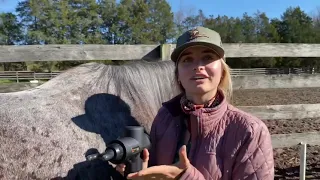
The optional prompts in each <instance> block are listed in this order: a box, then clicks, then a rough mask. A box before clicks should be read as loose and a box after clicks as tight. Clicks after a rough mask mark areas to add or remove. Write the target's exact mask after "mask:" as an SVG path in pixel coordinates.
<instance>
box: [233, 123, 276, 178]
mask: <svg viewBox="0 0 320 180" xmlns="http://www.w3.org/2000/svg"><path fill="white" fill-rule="evenodd" d="M232 179H245V180H273V179H274V159H273V148H272V143H271V135H270V133H269V131H268V128H267V127H266V125H265V124H264V123H263V122H261V123H257V124H255V125H252V131H251V132H250V133H249V135H248V136H247V138H245V141H244V144H243V145H242V146H241V148H240V149H239V153H238V154H237V156H236V159H235V165H234V169H233V172H232Z"/></svg>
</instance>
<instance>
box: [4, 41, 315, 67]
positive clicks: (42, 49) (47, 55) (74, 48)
mask: <svg viewBox="0 0 320 180" xmlns="http://www.w3.org/2000/svg"><path fill="white" fill-rule="evenodd" d="M223 46H224V49H225V51H226V57H227V58H228V57H320V44H296V43H231V44H230V43H226V44H224V45H223ZM174 48H175V44H163V45H66V44H64V45H59V44H58V45H22V46H0V62H26V61H75V60H79V61H81V60H140V59H143V60H148V61H157V60H169V59H170V54H171V52H172V51H173V49H174Z"/></svg>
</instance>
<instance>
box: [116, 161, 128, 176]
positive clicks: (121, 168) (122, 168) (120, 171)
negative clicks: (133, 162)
mask: <svg viewBox="0 0 320 180" xmlns="http://www.w3.org/2000/svg"><path fill="white" fill-rule="evenodd" d="M125 168H126V165H125V164H117V166H116V170H117V171H118V172H119V173H120V174H122V175H124V171H125Z"/></svg>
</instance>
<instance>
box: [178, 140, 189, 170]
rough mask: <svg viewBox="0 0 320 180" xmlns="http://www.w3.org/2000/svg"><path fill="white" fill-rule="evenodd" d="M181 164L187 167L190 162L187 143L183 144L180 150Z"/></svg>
mask: <svg viewBox="0 0 320 180" xmlns="http://www.w3.org/2000/svg"><path fill="white" fill-rule="evenodd" d="M179 164H180V166H182V168H187V167H188V166H189V164H190V161H189V159H188V155H187V147H186V145H183V146H182V147H181V148H180V150H179Z"/></svg>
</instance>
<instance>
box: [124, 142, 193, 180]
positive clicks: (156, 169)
mask: <svg viewBox="0 0 320 180" xmlns="http://www.w3.org/2000/svg"><path fill="white" fill-rule="evenodd" d="M148 159H149V158H148ZM190 165H191V164H190V161H189V159H188V157H187V150H186V146H182V147H181V148H180V150H179V162H178V163H176V164H173V165H160V166H153V167H150V168H147V166H144V168H143V169H142V170H141V171H139V172H136V173H131V174H129V175H128V176H127V179H136V178H137V179H140V178H142V179H175V178H177V177H178V176H181V175H182V174H183V172H184V170H186V169H187V168H188V167H189V166H190Z"/></svg>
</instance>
